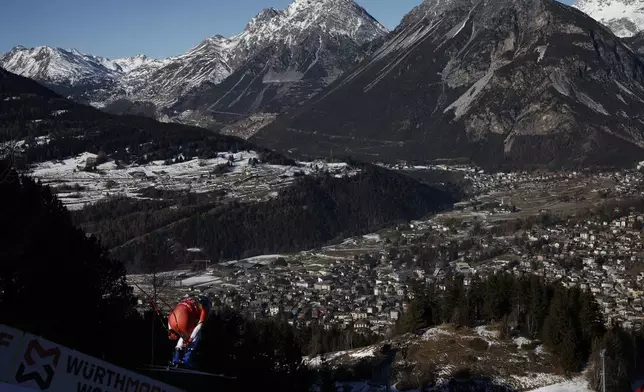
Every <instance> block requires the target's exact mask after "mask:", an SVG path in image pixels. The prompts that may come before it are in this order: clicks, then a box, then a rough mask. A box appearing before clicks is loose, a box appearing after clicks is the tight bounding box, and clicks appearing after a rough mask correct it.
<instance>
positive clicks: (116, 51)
mask: <svg viewBox="0 0 644 392" xmlns="http://www.w3.org/2000/svg"><path fill="white" fill-rule="evenodd" d="M291 1H292V0H184V1H178V0H0V53H3V52H7V51H9V50H11V48H13V47H14V46H17V45H22V46H26V47H32V46H40V45H49V46H57V47H62V48H75V49H78V50H80V51H82V52H86V53H90V54H93V55H97V56H103V57H108V58H118V57H128V56H134V55H136V54H139V53H142V54H146V55H148V56H150V57H155V58H162V57H168V56H173V55H179V54H182V53H184V52H185V51H187V50H188V49H190V48H192V47H193V46H196V45H197V44H198V43H199V42H200V41H201V40H203V39H204V38H206V37H209V36H212V35H215V34H222V35H224V36H231V35H234V34H236V33H238V32H240V31H241V30H242V29H243V28H244V26H245V25H246V23H247V22H248V21H249V20H250V19H251V18H252V17H253V16H255V15H256V14H257V13H258V12H259V11H261V10H262V9H264V8H269V7H274V8H277V9H283V8H285V7H286V6H288V4H289V3H291ZM357 1H358V3H360V5H362V6H363V7H365V8H366V9H367V11H369V13H371V15H373V16H374V17H375V18H376V19H378V20H379V21H380V22H381V23H382V24H384V25H385V26H386V27H388V28H390V29H393V28H394V27H396V25H397V24H398V23H399V22H400V20H401V18H402V17H403V16H404V15H405V14H406V13H407V12H408V11H409V10H410V9H412V8H413V7H414V6H416V5H418V4H419V3H420V2H421V1H422V0H357ZM564 2H569V0H564Z"/></svg>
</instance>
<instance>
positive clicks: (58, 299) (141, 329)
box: [0, 160, 310, 391]
mask: <svg viewBox="0 0 644 392" xmlns="http://www.w3.org/2000/svg"><path fill="white" fill-rule="evenodd" d="M0 201H2V202H1V203H0V213H1V214H2V217H3V223H4V225H3V228H4V229H3V231H2V235H1V236H0V245H1V246H2V249H3V251H2V252H3V253H2V254H3V257H2V258H0V324H5V325H9V326H12V327H15V328H19V329H22V330H24V331H28V332H30V333H33V334H36V335H40V336H43V337H44V338H46V339H50V340H52V341H55V342H57V343H60V344H62V345H65V346H68V347H70V348H73V349H75V350H77V351H80V352H83V353H85V354H89V355H92V356H95V357H97V358H101V359H104V360H106V361H109V362H111V363H113V364H115V365H118V366H122V367H126V368H130V369H132V370H137V371H138V369H140V368H141V367H142V366H143V365H147V364H150V360H151V355H153V353H154V355H153V357H154V361H155V362H156V364H159V365H162V364H166V363H167V361H168V359H169V358H170V357H171V354H172V350H173V347H174V342H172V341H170V340H168V338H167V330H166V328H167V321H164V320H162V319H161V317H160V316H159V315H157V314H155V313H154V312H152V311H150V312H148V313H146V314H145V315H144V316H143V317H142V316H140V315H139V314H138V313H137V312H136V310H135V309H134V304H135V299H134V297H133V295H132V291H131V288H130V287H129V286H128V285H127V284H126V281H125V268H124V266H123V264H122V263H121V262H120V261H118V260H115V259H112V258H110V257H108V255H107V253H106V251H105V249H103V248H102V247H101V246H100V245H99V243H98V242H97V241H96V239H95V238H90V237H87V236H86V235H85V233H84V232H83V231H82V230H80V229H78V228H77V227H75V226H74V225H73V224H72V221H71V218H70V216H69V213H68V211H67V210H66V209H65V208H64V207H63V206H62V204H60V202H59V201H58V200H57V198H56V196H55V195H52V194H51V192H50V189H49V188H48V187H44V186H41V185H39V184H37V183H36V182H34V181H33V180H31V179H29V178H28V177H23V176H19V175H18V173H17V172H16V171H15V170H13V169H12V168H11V167H10V166H9V165H8V164H7V162H6V161H2V160H0ZM206 325H207V327H206V328H204V330H203V332H202V337H203V345H202V346H201V347H200V351H199V353H200V356H201V357H202V358H203V361H202V362H203V365H202V366H203V367H204V368H205V369H208V370H211V371H214V372H217V373H226V374H228V375H230V376H233V377H234V376H239V377H238V379H235V380H226V379H217V378H212V377H208V379H207V380H203V379H196V380H192V379H190V378H185V377H179V378H175V379H173V380H170V381H171V382H172V383H173V384H175V385H177V386H178V387H180V388H184V389H185V390H188V391H202V390H204V388H216V389H221V390H226V391H248V390H259V389H258V388H260V387H262V386H265V385H279V386H280V390H281V391H300V390H306V389H308V385H310V378H309V373H308V371H307V369H306V368H305V367H304V366H303V365H302V363H301V356H302V350H301V348H300V344H299V340H296V338H295V333H294V331H293V329H292V328H291V327H290V326H289V325H287V324H276V323H273V322H271V321H266V322H253V321H248V320H245V319H243V318H242V317H241V316H240V315H239V314H238V313H236V312H234V311H230V310H224V311H221V312H217V313H213V314H211V316H210V319H209V321H208V323H207V324H206ZM152 335H154V338H153V336H152ZM153 347H154V349H153ZM251 373H252V374H253V377H246V375H248V374H251ZM153 377H155V376H153Z"/></svg>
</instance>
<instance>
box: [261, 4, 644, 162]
mask: <svg viewBox="0 0 644 392" xmlns="http://www.w3.org/2000/svg"><path fill="white" fill-rule="evenodd" d="M643 109H644V63H642V61H641V60H640V59H639V58H638V57H637V56H636V55H635V54H634V53H633V52H632V51H631V50H630V49H629V48H628V47H627V46H626V45H625V44H624V43H623V42H622V41H621V40H620V39H618V38H617V37H615V35H614V34H612V33H611V32H610V31H609V30H608V29H607V28H606V27H604V26H603V25H601V24H599V23H598V22H596V21H595V20H593V19H592V18H590V17H589V16H587V15H586V14H584V13H582V12H580V11H578V10H577V9H575V8H572V7H568V6H566V5H563V4H561V3H558V2H555V1H553V0H495V1H490V0H451V1H446V0H426V1H425V2H424V3H423V4H422V5H421V6H419V7H417V8H416V9H414V10H413V11H412V13H410V15H408V16H407V17H406V18H405V19H404V21H403V23H402V25H401V26H400V27H399V28H398V29H396V31H395V32H394V36H393V37H392V38H391V39H389V40H388V41H387V43H386V44H385V45H384V46H382V47H381V48H380V49H379V50H378V51H377V52H376V53H375V54H374V55H373V57H372V58H370V59H369V60H368V61H365V62H364V63H362V64H361V65H360V66H359V67H357V68H356V69H355V70H353V71H352V72H349V73H347V74H345V75H343V76H342V77H340V78H339V79H337V80H336V81H335V82H334V83H333V84H331V85H330V86H329V87H328V88H327V89H326V90H325V91H323V92H322V93H321V94H319V95H318V96H316V97H315V98H313V99H312V100H311V101H309V102H308V103H307V104H306V105H305V106H304V107H303V108H301V109H299V110H297V111H296V112H294V113H290V114H288V115H284V116H281V117H280V118H278V119H277V120H276V121H275V122H274V123H272V124H270V125H268V126H266V127H264V128H262V129H261V130H260V131H259V132H258V133H257V134H256V135H255V136H254V137H252V138H251V140H254V141H256V142H258V143H263V144H265V145H267V146H270V147H272V148H277V149H279V150H282V151H289V152H291V153H293V154H298V155H318V156H319V155H330V154H333V155H334V156H338V155H350V156H352V157H356V158H361V159H366V160H371V161H396V160H407V161H417V162H435V161H439V160H446V159H451V160H455V159H464V160H473V161H474V162H476V163H478V164H481V165H484V166H498V165H503V166H515V167H516V166H520V167H525V166H532V165H537V166H544V165H547V166H550V167H562V166H578V165H584V164H598V165H630V164H632V162H633V161H635V160H637V159H639V160H641V156H642V153H644V110H643Z"/></svg>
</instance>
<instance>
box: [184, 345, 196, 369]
mask: <svg viewBox="0 0 644 392" xmlns="http://www.w3.org/2000/svg"><path fill="white" fill-rule="evenodd" d="M193 352H194V349H193V348H189V349H187V350H186V354H185V355H184V356H183V361H181V367H182V368H184V369H194V368H195V367H194V364H193V359H192V355H193Z"/></svg>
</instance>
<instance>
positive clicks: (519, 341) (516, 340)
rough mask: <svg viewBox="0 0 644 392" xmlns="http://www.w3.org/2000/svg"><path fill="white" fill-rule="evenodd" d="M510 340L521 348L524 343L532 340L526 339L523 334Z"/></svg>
mask: <svg viewBox="0 0 644 392" xmlns="http://www.w3.org/2000/svg"><path fill="white" fill-rule="evenodd" d="M512 341H513V342H514V344H516V345H517V347H518V348H521V347H523V346H524V345H527V344H530V343H532V340H530V339H526V338H524V337H523V336H520V337H518V338H514V339H512Z"/></svg>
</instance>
